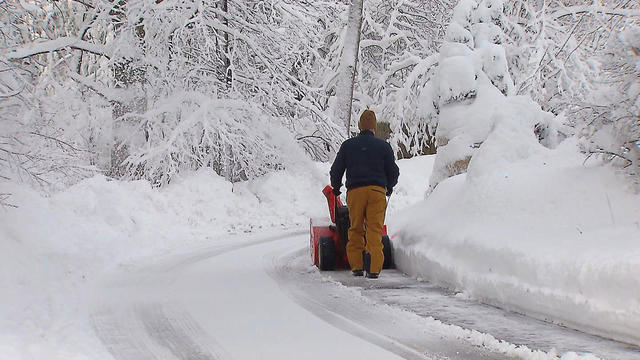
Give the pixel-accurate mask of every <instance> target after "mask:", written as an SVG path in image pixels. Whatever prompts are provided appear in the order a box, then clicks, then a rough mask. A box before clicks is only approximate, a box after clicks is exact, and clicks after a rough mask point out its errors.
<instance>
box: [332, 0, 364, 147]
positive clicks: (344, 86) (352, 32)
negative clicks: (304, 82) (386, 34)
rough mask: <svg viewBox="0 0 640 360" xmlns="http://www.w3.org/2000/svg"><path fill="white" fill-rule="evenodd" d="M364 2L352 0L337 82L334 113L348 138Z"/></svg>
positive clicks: (362, 0)
mask: <svg viewBox="0 0 640 360" xmlns="http://www.w3.org/2000/svg"><path fill="white" fill-rule="evenodd" d="M363 2H364V0H352V2H351V6H350V8H349V19H348V22H347V33H346V35H345V39H344V46H343V48H342V58H341V59H340V66H339V68H338V81H337V84H336V95H335V96H336V101H335V108H334V112H333V115H334V118H335V119H336V120H339V121H342V123H343V124H344V125H345V127H346V135H347V138H349V137H350V128H351V107H352V102H353V87H354V81H355V75H356V66H357V64H358V55H359V48H360V28H361V27H362V7H363Z"/></svg>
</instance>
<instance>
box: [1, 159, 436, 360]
mask: <svg viewBox="0 0 640 360" xmlns="http://www.w3.org/2000/svg"><path fill="white" fill-rule="evenodd" d="M429 161H431V160H429V158H425V159H418V160H414V161H406V160H403V161H401V162H400V164H401V166H402V167H403V168H404V167H408V169H407V170H406V171H407V175H408V174H409V173H411V172H412V171H413V172H416V171H417V170H415V168H416V166H414V165H409V164H410V163H411V164H420V167H421V166H422V165H423V164H424V165H425V167H426V168H430V164H429ZM402 164H406V165H407V166H404V165H402ZM305 166H306V168H305V167H304V166H299V167H297V168H296V169H294V170H292V171H281V172H274V173H272V174H269V175H267V176H265V177H263V178H261V179H258V180H255V181H250V182H243V183H236V184H232V183H230V182H228V181H225V180H224V179H223V178H221V177H219V176H217V175H216V174H215V173H213V172H212V171H210V170H207V169H203V170H201V171H199V172H196V173H192V174H189V175H185V176H184V177H182V178H179V179H176V180H175V181H173V182H172V184H170V185H168V186H167V187H165V188H163V189H154V188H152V187H151V186H150V185H149V183H148V182H146V181H134V182H121V181H111V180H109V179H107V178H105V177H103V176H96V177H93V178H90V179H87V180H85V181H83V182H81V183H79V184H77V185H75V186H73V187H71V188H69V189H67V190H65V191H62V192H59V193H56V194H53V195H51V196H43V195H41V194H39V193H38V192H36V191H34V190H32V189H30V188H28V187H26V186H24V185H17V184H14V183H8V182H3V183H2V184H0V187H1V188H2V190H3V191H2V192H3V193H11V194H12V196H11V201H12V202H13V203H15V204H17V205H18V206H19V207H18V208H17V209H14V208H0V213H1V216H0V240H1V241H0V284H1V287H0V289H1V290H0V291H1V293H0V294H1V295H2V298H3V300H2V306H1V307H0V359H27V358H47V359H56V358H60V359H72V358H75V357H79V358H82V357H83V356H82V355H83V354H87V353H92V354H93V353H94V352H95V349H96V348H100V346H99V345H96V341H97V339H94V338H92V337H91V336H88V335H87V333H90V332H91V331H90V329H89V326H90V324H89V323H88V320H87V319H84V318H82V317H81V316H80V315H78V314H81V313H86V309H84V308H83V306H84V304H85V303H86V301H85V300H86V298H87V297H88V296H90V294H88V293H87V292H88V290H87V289H88V288H89V287H90V286H91V285H92V284H93V282H94V281H95V280H96V279H98V278H100V277H101V276H103V274H104V273H109V272H112V271H117V270H118V268H119V267H121V265H122V264H130V263H135V262H136V261H137V260H138V259H140V258H143V257H149V256H158V255H159V254H167V255H169V254H171V253H174V252H175V251H177V250H178V249H181V248H188V247H191V246H194V245H198V244H200V243H206V244H209V243H212V242H215V241H218V240H220V239H221V238H222V237H223V236H225V235H226V234H233V233H240V234H242V233H248V232H257V231H262V230H264V229H271V228H292V227H305V226H306V224H308V221H309V218H310V217H317V216H327V214H328V210H327V207H326V201H325V200H324V197H323V195H322V193H321V190H322V188H323V187H324V186H325V185H326V184H327V183H328V181H329V180H328V179H329V176H328V169H329V164H307V165H305ZM412 166H413V167H412ZM402 184H404V183H401V184H400V185H399V186H398V187H397V190H396V194H397V195H394V202H393V203H392V204H391V207H392V208H394V209H398V208H401V207H404V206H406V205H408V204H409V203H411V201H413V202H415V201H416V199H417V198H418V197H421V196H422V194H423V193H424V189H425V188H424V185H425V183H424V182H423V183H422V184H421V183H420V182H415V183H413V182H409V183H407V184H406V185H402ZM410 199H413V200H410ZM93 357H94V358H97V357H98V355H97V354H95V355H94V356H93Z"/></svg>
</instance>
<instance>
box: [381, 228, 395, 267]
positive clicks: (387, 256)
mask: <svg viewBox="0 0 640 360" xmlns="http://www.w3.org/2000/svg"><path fill="white" fill-rule="evenodd" d="M382 253H383V254H384V263H383V264H382V268H383V269H393V268H394V266H393V257H392V256H393V255H392V254H391V240H390V239H389V236H388V235H382Z"/></svg>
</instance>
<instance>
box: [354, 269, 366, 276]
mask: <svg viewBox="0 0 640 360" xmlns="http://www.w3.org/2000/svg"><path fill="white" fill-rule="evenodd" d="M351 274H352V275H353V276H363V275H364V271H363V270H351Z"/></svg>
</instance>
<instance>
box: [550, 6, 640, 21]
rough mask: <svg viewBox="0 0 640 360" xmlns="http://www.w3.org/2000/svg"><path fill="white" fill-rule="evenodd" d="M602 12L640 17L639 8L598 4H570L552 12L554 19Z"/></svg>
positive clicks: (603, 13)
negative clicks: (611, 6) (620, 7)
mask: <svg viewBox="0 0 640 360" xmlns="http://www.w3.org/2000/svg"><path fill="white" fill-rule="evenodd" d="M585 13H586V14H601V15H611V16H622V17H640V10H638V9H617V8H609V7H605V6H598V5H582V6H568V7H563V8H560V9H558V10H555V11H554V12H553V13H552V14H551V18H552V19H556V20H557V19H560V18H563V17H565V16H576V15H580V14H585Z"/></svg>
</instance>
